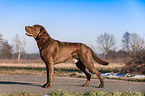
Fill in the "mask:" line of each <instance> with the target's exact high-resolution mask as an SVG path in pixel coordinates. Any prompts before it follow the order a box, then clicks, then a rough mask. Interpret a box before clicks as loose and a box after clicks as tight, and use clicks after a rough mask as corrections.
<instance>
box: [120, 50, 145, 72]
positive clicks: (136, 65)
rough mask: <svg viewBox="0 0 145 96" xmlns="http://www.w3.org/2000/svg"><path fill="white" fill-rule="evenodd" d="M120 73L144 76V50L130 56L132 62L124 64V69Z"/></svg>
mask: <svg viewBox="0 0 145 96" xmlns="http://www.w3.org/2000/svg"><path fill="white" fill-rule="evenodd" d="M120 73H122V74H124V73H136V74H145V50H144V49H140V50H138V51H137V52H136V54H135V55H133V56H132V60H128V61H127V62H126V65H125V67H123V68H122V70H121V72H120Z"/></svg>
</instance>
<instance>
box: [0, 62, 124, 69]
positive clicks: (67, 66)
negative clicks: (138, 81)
mask: <svg viewBox="0 0 145 96" xmlns="http://www.w3.org/2000/svg"><path fill="white" fill-rule="evenodd" d="M1 66H7V67H35V68H36V67H37V68H44V67H45V64H44V63H20V64H19V63H0V67H1ZM94 66H95V67H96V68H97V69H106V70H107V69H116V68H122V67H124V66H125V64H123V63H110V64H109V65H108V66H104V65H100V64H97V63H94ZM54 67H55V68H57V69H77V67H76V65H75V64H74V63H60V64H56V65H54Z"/></svg>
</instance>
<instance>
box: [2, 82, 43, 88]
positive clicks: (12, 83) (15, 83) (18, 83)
mask: <svg viewBox="0 0 145 96" xmlns="http://www.w3.org/2000/svg"><path fill="white" fill-rule="evenodd" d="M0 84H8V85H29V86H37V87H42V85H38V84H34V83H25V82H17V81H16V82H15V81H0Z"/></svg>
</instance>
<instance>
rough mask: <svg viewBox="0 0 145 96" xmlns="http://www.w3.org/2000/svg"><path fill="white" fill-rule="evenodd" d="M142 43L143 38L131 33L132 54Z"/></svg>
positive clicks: (141, 46) (134, 53)
mask: <svg viewBox="0 0 145 96" xmlns="http://www.w3.org/2000/svg"><path fill="white" fill-rule="evenodd" d="M143 45H144V39H142V38H141V37H140V36H139V35H138V34H137V33H131V37H130V46H131V50H132V52H133V55H134V56H135V55H136V51H137V50H139V48H143Z"/></svg>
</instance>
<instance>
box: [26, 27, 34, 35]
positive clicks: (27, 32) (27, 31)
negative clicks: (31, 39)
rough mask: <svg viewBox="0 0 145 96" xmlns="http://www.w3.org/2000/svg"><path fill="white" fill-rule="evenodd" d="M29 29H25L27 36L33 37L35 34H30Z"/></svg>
mask: <svg viewBox="0 0 145 96" xmlns="http://www.w3.org/2000/svg"><path fill="white" fill-rule="evenodd" d="M28 29H29V26H26V27H25V30H26V35H27V36H33V34H31V33H29V30H28Z"/></svg>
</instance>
